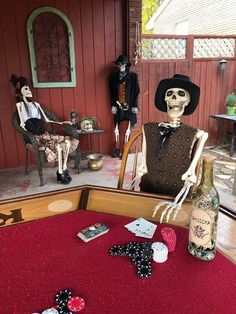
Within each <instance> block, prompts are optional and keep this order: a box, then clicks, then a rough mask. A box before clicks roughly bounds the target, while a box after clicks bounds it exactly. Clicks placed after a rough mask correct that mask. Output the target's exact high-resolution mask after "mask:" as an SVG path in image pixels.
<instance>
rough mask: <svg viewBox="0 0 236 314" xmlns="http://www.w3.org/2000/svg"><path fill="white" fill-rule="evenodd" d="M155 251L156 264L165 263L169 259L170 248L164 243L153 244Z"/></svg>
mask: <svg viewBox="0 0 236 314" xmlns="http://www.w3.org/2000/svg"><path fill="white" fill-rule="evenodd" d="M152 249H153V260H154V261H155V262H156V263H164V262H165V261H167V258H168V248H167V246H166V245H165V244H164V243H162V242H154V243H152Z"/></svg>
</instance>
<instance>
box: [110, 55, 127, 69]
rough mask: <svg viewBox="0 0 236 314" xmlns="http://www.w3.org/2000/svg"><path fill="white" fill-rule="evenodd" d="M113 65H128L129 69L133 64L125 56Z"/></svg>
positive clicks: (120, 57)
mask: <svg viewBox="0 0 236 314" xmlns="http://www.w3.org/2000/svg"><path fill="white" fill-rule="evenodd" d="M113 63H115V64H116V65H120V64H126V66H127V67H130V66H131V63H130V62H129V60H128V58H127V57H126V56H124V55H120V56H119V57H118V58H117V59H116V61H114V62H113Z"/></svg>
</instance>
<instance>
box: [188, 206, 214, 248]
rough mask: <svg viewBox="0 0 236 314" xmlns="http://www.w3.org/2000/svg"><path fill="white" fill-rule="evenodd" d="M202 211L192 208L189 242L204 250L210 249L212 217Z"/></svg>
mask: <svg viewBox="0 0 236 314" xmlns="http://www.w3.org/2000/svg"><path fill="white" fill-rule="evenodd" d="M212 214H213V215H214V213H212V212H211V215H210V214H209V213H207V212H205V211H203V210H200V209H196V208H193V210H192V216H191V220H190V226H189V240H190V241H191V242H193V243H195V244H196V245H197V246H202V247H203V248H204V249H210V248H211V247H212V243H211V236H212V227H213V224H214V222H213V221H214V217H212Z"/></svg>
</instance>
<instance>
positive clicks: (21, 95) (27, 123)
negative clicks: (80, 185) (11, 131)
mask: <svg viewBox="0 0 236 314" xmlns="http://www.w3.org/2000/svg"><path fill="white" fill-rule="evenodd" d="M10 82H11V83H12V85H13V86H14V88H15V93H16V108H17V111H18V115H19V119H20V126H21V128H22V129H24V130H25V131H28V132H31V133H32V134H34V135H35V138H36V140H37V144H38V146H39V147H40V148H41V149H42V150H45V154H46V157H47V161H48V162H51V161H55V160H56V159H57V161H58V171H57V173H56V175H57V181H59V182H60V183H62V184H69V183H70V182H71V181H72V178H71V177H70V174H69V171H68V169H67V160H68V155H69V153H70V152H72V151H74V150H75V149H76V148H77V146H78V143H79V141H78V140H77V139H74V138H73V139H72V138H70V137H69V136H64V135H58V134H56V135H55V134H49V133H48V132H46V131H45V130H44V125H43V120H44V121H45V122H46V123H48V122H52V123H57V124H63V123H68V124H72V123H71V122H70V121H64V122H56V121H50V120H49V119H48V117H47V116H46V114H45V112H44V111H43V109H42V107H41V106H40V104H39V103H37V102H34V101H33V97H32V92H31V90H30V87H29V86H28V84H27V80H26V78H25V77H23V76H16V75H15V74H12V75H11V78H10Z"/></svg>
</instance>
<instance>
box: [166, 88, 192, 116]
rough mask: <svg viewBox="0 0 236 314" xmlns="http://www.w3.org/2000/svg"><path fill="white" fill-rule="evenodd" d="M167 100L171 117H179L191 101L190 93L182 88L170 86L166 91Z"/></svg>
mask: <svg viewBox="0 0 236 314" xmlns="http://www.w3.org/2000/svg"><path fill="white" fill-rule="evenodd" d="M165 101H166V103H167V114H168V115H169V117H170V118H172V119H174V118H179V117H181V116H182V114H183V113H184V109H185V107H186V106H187V105H188V104H189V102H190V94H189V92H188V91H186V90H185V89H182V88H170V89H168V90H167V91H166V93H165Z"/></svg>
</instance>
